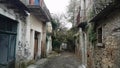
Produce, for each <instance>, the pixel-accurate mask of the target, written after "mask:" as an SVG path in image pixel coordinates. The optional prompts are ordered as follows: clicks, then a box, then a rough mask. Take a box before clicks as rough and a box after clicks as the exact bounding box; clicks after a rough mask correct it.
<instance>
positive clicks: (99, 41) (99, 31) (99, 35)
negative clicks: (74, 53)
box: [97, 27, 102, 43]
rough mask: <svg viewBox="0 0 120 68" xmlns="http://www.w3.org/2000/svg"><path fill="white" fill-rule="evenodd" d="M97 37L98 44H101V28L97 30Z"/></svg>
mask: <svg viewBox="0 0 120 68" xmlns="http://www.w3.org/2000/svg"><path fill="white" fill-rule="evenodd" d="M97 35H98V37H97V39H98V43H102V27H100V28H98V31H97Z"/></svg>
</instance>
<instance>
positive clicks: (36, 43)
mask: <svg viewBox="0 0 120 68" xmlns="http://www.w3.org/2000/svg"><path fill="white" fill-rule="evenodd" d="M37 53H38V38H37V35H35V42H34V59H36V57H37Z"/></svg>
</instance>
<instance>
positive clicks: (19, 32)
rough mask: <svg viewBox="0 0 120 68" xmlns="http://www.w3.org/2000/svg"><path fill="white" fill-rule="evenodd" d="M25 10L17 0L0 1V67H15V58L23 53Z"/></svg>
mask: <svg viewBox="0 0 120 68" xmlns="http://www.w3.org/2000/svg"><path fill="white" fill-rule="evenodd" d="M25 11H26V12H29V10H28V9H27V7H26V6H25V5H24V4H23V3H22V2H20V1H19V0H10V1H6V0H1V1H0V68H15V61H16V59H17V58H18V57H22V54H23V53H24V49H22V47H25V46H24V45H26V44H25V39H24V38H25V36H26V29H25V28H26V26H25V25H26V17H27V16H28V15H27V13H26V12H25ZM21 42H22V43H21ZM19 51H21V53H17V52H19ZM20 54H21V56H20ZM26 55H28V54H26Z"/></svg>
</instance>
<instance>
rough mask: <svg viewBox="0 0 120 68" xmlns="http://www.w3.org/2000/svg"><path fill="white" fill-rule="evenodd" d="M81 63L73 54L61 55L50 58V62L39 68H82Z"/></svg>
mask: <svg viewBox="0 0 120 68" xmlns="http://www.w3.org/2000/svg"><path fill="white" fill-rule="evenodd" d="M79 66H80V61H79V60H78V58H76V57H75V55H74V54H72V53H67V52H64V53H61V54H59V55H58V56H54V57H50V58H48V61H47V62H46V63H45V64H43V65H41V66H39V67H38V68H80V67H79Z"/></svg>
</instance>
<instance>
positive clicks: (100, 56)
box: [90, 0, 120, 68]
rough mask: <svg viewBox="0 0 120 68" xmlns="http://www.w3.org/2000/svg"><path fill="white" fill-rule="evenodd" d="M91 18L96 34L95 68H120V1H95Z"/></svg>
mask: <svg viewBox="0 0 120 68" xmlns="http://www.w3.org/2000/svg"><path fill="white" fill-rule="evenodd" d="M93 2H94V4H93V8H94V9H93V11H94V12H93V13H94V15H93V16H92V17H93V18H91V21H90V22H92V24H93V25H94V32H95V33H96V40H95V41H94V42H93V43H95V44H94V46H95V47H94V67H95V68H119V67H120V65H119V63H120V62H119V61H120V59H119V57H120V54H119V53H120V50H119V48H120V43H119V41H120V10H119V9H120V4H119V3H120V1H119V0H99V1H94V0H93Z"/></svg>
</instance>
